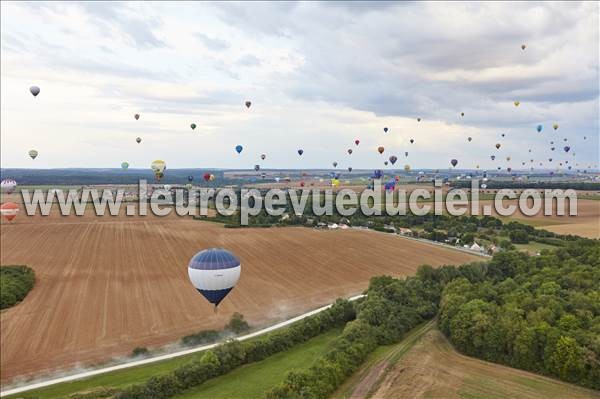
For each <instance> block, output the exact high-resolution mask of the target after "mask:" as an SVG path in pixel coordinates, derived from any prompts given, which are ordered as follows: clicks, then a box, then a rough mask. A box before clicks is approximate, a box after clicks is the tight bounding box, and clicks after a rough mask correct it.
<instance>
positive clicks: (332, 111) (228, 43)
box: [0, 2, 600, 169]
mask: <svg viewBox="0 0 600 399" xmlns="http://www.w3.org/2000/svg"><path fill="white" fill-rule="evenodd" d="M1 18H2V19H1V34H2V37H1V39H2V40H1V44H2V53H1V85H0V87H1V118H0V121H1V157H2V158H1V166H2V167H40V168H48V167H118V166H119V165H120V163H121V162H122V161H128V162H129V163H130V164H131V167H140V168H145V167H148V166H149V164H150V162H151V161H152V160H154V159H157V158H160V159H164V160H165V161H166V162H167V165H168V167H170V168H177V167H223V168H251V167H252V166H253V165H254V164H256V163H261V165H262V166H263V167H264V168H271V167H272V168H321V167H329V166H330V165H331V163H332V162H333V161H337V162H339V166H338V167H344V168H345V167H347V166H353V167H355V168H374V167H380V166H382V164H381V163H382V161H383V158H384V157H385V158H387V157H388V156H389V155H392V154H395V155H397V156H398V157H399V158H400V160H399V161H398V162H399V164H401V165H400V166H402V165H404V164H405V163H409V164H411V166H413V168H425V167H430V168H442V167H447V166H448V165H449V160H450V159H451V158H457V159H458V160H459V167H460V166H462V167H468V168H473V167H475V165H477V164H480V165H481V167H482V168H483V167H485V168H493V167H494V166H495V165H502V166H504V167H506V166H509V165H510V166H512V167H513V168H515V169H516V168H521V161H527V162H529V159H531V158H534V159H535V160H536V162H538V161H540V160H544V161H546V162H545V165H547V164H548V162H547V159H548V158H549V157H553V158H554V163H553V164H550V165H554V164H556V163H557V160H565V159H569V161H570V163H571V164H573V165H574V163H576V162H579V163H580V165H582V166H583V165H586V166H587V165H589V164H597V163H598V157H599V141H598V136H599V119H600V117H599V112H600V111H599V90H600V89H599V54H598V53H599V29H598V21H599V5H598V3H597V2H587V3H574V2H569V3H525V2H522V3H488V2H485V3H448V4H443V3H437V2H425V3H402V4H398V3H373V2H369V3H359V2H352V3H346V4H344V3H339V2H331V3H316V2H308V3H284V2H275V3H257V2H252V3H231V2H227V3H177V4H173V3H142V2H135V3H115V2H97V3H59V2H48V3H39V2H35V3H10V2H2V5H1ZM523 43H524V44H526V45H527V48H526V50H525V51H523V50H521V44H523ZM32 85H37V86H39V87H40V88H41V93H40V94H39V96H38V97H35V98H34V97H33V96H32V95H31V94H30V93H29V87H30V86H32ZM246 100H250V101H252V107H251V108H250V109H246V107H245V106H244V101H246ZM515 100H518V101H520V106H519V107H515V106H514V105H513V101H515ZM461 112H464V113H465V115H464V117H461V116H460V113H461ZM136 113H139V114H140V115H141V117H140V119H139V120H138V121H136V120H135V119H134V117H133V116H134V114H136ZM417 117H420V118H422V120H421V122H417V120H416V119H417ZM555 122H556V123H558V124H559V125H560V127H559V129H558V130H557V131H554V130H553V129H552V124H553V123H555ZM191 123H196V124H197V126H198V127H197V128H196V130H195V131H192V130H191V129H190V124H191ZM538 124H542V125H543V131H542V133H537V131H536V126H537V125H538ZM383 127H388V128H389V132H388V133H387V134H386V133H384V132H383ZM501 134H505V135H506V137H504V138H502V137H501ZM137 136H140V137H141V138H142V140H143V141H142V143H141V144H139V145H138V144H136V142H135V138H136V137H137ZM469 136H471V137H472V138H473V140H472V142H470V143H468V142H467V137H469ZM584 136H586V137H587V139H586V140H584ZM356 138H358V139H360V140H361V143H360V145H359V146H358V147H355V146H354V143H353V142H354V140H355V139H356ZM411 138H414V140H415V143H414V144H410V143H409V140H410V139H411ZM565 138H566V139H567V140H568V144H569V145H570V146H571V153H573V152H574V153H575V154H576V155H575V156H572V155H568V156H565V155H564V151H562V147H564V145H565V143H564V141H563V140H564V139H565ZM550 141H554V142H555V147H556V151H554V152H552V151H551V150H550V147H551V145H550ZM497 142H500V143H501V144H502V147H501V149H500V150H499V151H497V150H496V149H495V148H494V144H495V143H497ZM237 144H241V145H243V146H244V151H243V152H242V154H241V155H237V154H236V153H235V151H234V147H235V145H237ZM380 145H382V146H384V147H385V149H386V150H385V153H384V156H380V155H379V154H378V153H377V151H376V148H377V147H378V146H380ZM32 148H35V149H37V150H38V151H39V154H40V155H39V157H38V158H37V159H36V160H35V161H32V160H31V159H30V158H29V157H28V156H27V152H28V151H29V150H30V149H32ZM299 148H303V149H304V155H303V156H302V157H299V156H298V155H297V153H296V151H297V150H298V149H299ZM348 148H354V153H353V154H352V155H351V156H349V155H348V154H347V153H346V150H347V149H348ZM528 149H532V153H531V154H530V153H529V152H528ZM405 151H408V152H409V156H408V158H405V156H404V152H405ZM261 153H265V154H267V159H266V161H264V162H260V158H259V156H260V154H261ZM492 154H495V155H497V157H498V159H501V158H502V159H503V161H502V162H500V163H498V162H496V163H492V161H491V160H490V155H492ZM507 156H510V157H511V158H512V161H510V162H506V161H505V158H506V157H507ZM397 165H398V164H397ZM528 165H529V163H528Z"/></svg>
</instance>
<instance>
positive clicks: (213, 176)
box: [209, 173, 216, 181]
mask: <svg viewBox="0 0 600 399" xmlns="http://www.w3.org/2000/svg"><path fill="white" fill-rule="evenodd" d="M215 179H216V177H215V175H213V174H212V173H211V174H210V178H209V180H210V181H215Z"/></svg>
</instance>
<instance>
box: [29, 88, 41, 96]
mask: <svg viewBox="0 0 600 399" xmlns="http://www.w3.org/2000/svg"><path fill="white" fill-rule="evenodd" d="M29 91H30V92H31V94H33V96H34V97H37V95H38V94H40V88H39V87H37V86H31V87H30V88H29Z"/></svg>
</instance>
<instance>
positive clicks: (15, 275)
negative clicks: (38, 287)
mask: <svg viewBox="0 0 600 399" xmlns="http://www.w3.org/2000/svg"><path fill="white" fill-rule="evenodd" d="M34 284H35V273H34V271H33V270H32V269H30V268H29V267H27V266H2V267H0V309H6V308H10V307H11V306H14V305H16V304H17V303H19V302H21V301H22V300H23V299H24V298H25V296H27V293H28V292H29V291H30V290H31V289H32V288H33V286H34Z"/></svg>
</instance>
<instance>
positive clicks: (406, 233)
mask: <svg viewBox="0 0 600 399" xmlns="http://www.w3.org/2000/svg"><path fill="white" fill-rule="evenodd" d="M399 231H400V234H401V235H403V236H412V235H413V232H412V230H411V229H407V228H405V227H400V228H399Z"/></svg>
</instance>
